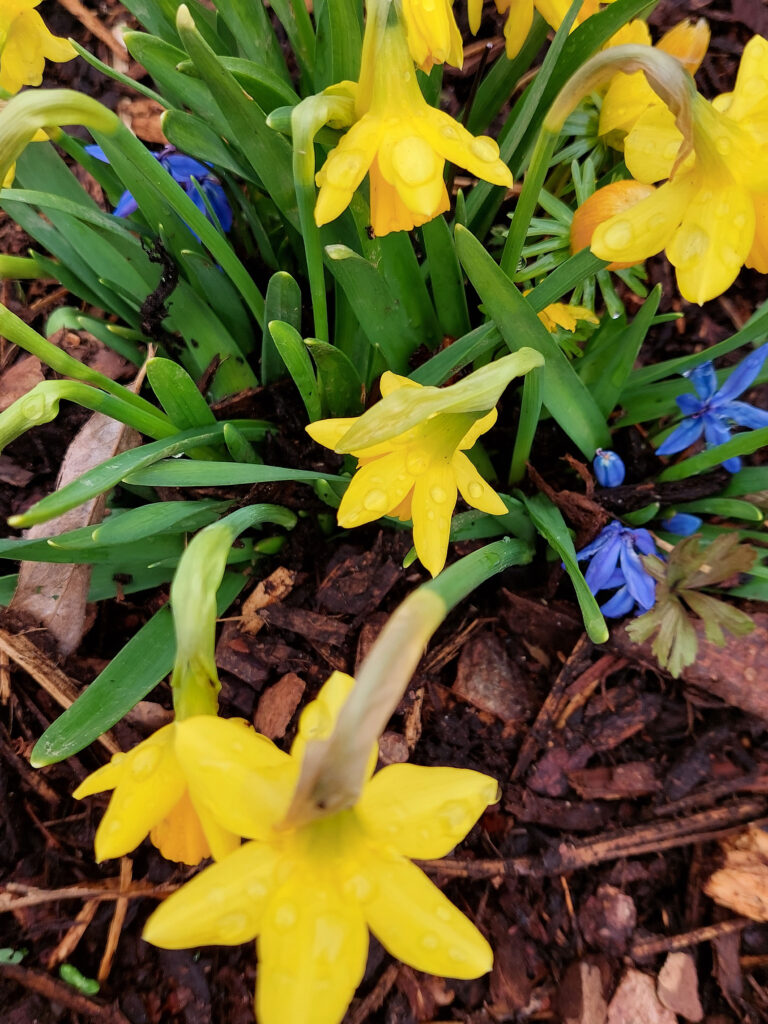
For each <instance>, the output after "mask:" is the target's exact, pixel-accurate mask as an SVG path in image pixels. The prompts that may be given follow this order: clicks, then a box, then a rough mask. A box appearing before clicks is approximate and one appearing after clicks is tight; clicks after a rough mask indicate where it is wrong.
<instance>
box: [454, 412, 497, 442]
mask: <svg viewBox="0 0 768 1024" xmlns="http://www.w3.org/2000/svg"><path fill="white" fill-rule="evenodd" d="M498 416H499V414H498V412H497V411H496V409H491V411H490V412H487V413H486V414H485V416H481V417H480V418H479V419H477V420H475V422H474V423H473V424H472V426H471V427H470V428H469V430H468V431H467V432H466V434H465V435H464V437H462V439H461V440H460V441H459V448H460V449H461V450H462V451H465V452H466V451H469V449H470V448H472V447H473V446H474V444H475V442H476V441H477V439H478V437H480V436H481V435H482V434H485V433H486V432H487V431H489V430H490V429H491V427H492V426H493V425H494V423H495V422H496V420H497V419H498Z"/></svg>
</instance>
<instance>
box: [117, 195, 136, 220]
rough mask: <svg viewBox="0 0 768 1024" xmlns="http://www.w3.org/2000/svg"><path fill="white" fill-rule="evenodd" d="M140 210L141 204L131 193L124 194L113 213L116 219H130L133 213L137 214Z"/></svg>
mask: <svg viewBox="0 0 768 1024" xmlns="http://www.w3.org/2000/svg"><path fill="white" fill-rule="evenodd" d="M138 208H139V204H138V203H137V202H136V200H135V199H134V198H133V196H132V195H131V193H130V192H127V191H126V192H123V194H122V195H121V196H120V198H119V199H118V201H117V206H116V207H115V208H114V210H113V211H112V214H113V216H115V217H130V216H131V214H132V213H136V211H137V210H138Z"/></svg>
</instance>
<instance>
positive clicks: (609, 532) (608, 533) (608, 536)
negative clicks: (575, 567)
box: [576, 519, 622, 562]
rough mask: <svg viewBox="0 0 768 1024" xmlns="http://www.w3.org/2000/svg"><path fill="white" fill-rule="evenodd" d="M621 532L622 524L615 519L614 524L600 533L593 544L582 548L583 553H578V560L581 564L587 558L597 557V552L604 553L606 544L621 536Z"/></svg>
mask: <svg viewBox="0 0 768 1024" xmlns="http://www.w3.org/2000/svg"><path fill="white" fill-rule="evenodd" d="M621 531H622V525H621V523H619V522H616V520H615V519H614V521H613V522H612V523H609V524H608V525H607V526H606V527H604V528H603V529H602V530H601V531H600V533H598V535H597V536H596V537H595V539H594V540H593V541H591V543H589V544H587V546H586V547H585V548H582V549H581V551H577V552H576V558H577V560H578V561H579V562H583V561H584V559H585V558H591V557H592V556H593V555H596V554H597V552H598V551H602V549H603V548H604V547H605V546H606V544H608V543H609V542H610V541H611V540H612V539H613V538H614V537H616V536H618V535H619V534H621Z"/></svg>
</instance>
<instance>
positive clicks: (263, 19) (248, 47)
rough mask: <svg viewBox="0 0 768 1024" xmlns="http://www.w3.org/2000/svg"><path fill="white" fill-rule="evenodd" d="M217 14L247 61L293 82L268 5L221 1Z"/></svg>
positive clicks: (245, 1)
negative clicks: (247, 58) (270, 18)
mask: <svg viewBox="0 0 768 1024" xmlns="http://www.w3.org/2000/svg"><path fill="white" fill-rule="evenodd" d="M216 10H217V11H218V13H219V15H220V16H221V17H222V18H223V19H224V21H225V22H226V24H227V26H228V27H229V28H230V30H231V31H232V35H233V36H234V37H235V39H236V40H237V42H238V45H239V46H240V47H241V49H242V51H243V53H244V54H245V56H246V57H249V58H250V60H251V61H253V62H255V63H256V64H260V65H262V66H264V67H266V68H267V69H268V70H269V71H271V72H272V73H273V74H275V75H277V76H278V77H279V78H280V79H282V80H283V81H284V82H285V83H286V84H287V83H288V82H290V75H289V74H288V68H287V67H286V65H285V58H284V57H283V53H282V50H281V48H280V43H279V42H278V40H277V36H276V35H275V31H274V29H273V28H272V23H271V22H270V20H269V14H268V13H267V8H266V5H265V4H260V3H253V2H252V0H218V2H217V4H216ZM288 102H290V101H288Z"/></svg>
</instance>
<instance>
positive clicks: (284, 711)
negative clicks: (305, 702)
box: [253, 672, 306, 740]
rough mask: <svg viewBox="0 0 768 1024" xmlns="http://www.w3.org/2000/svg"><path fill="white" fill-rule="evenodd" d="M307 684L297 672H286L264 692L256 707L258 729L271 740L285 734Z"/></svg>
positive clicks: (255, 722)
mask: <svg viewBox="0 0 768 1024" xmlns="http://www.w3.org/2000/svg"><path fill="white" fill-rule="evenodd" d="M305 689H306V684H305V682H304V680H303V679H302V678H301V676H298V675H296V673H295V672H286V674H285V675H284V676H283V677H282V679H278V681H277V682H276V683H275V685H274V686H270V688H269V689H268V690H267V691H265V693H263V694H262V696H261V699H260V700H259V706H258V708H257V709H256V718H255V720H254V723H253V724H254V725H255V726H256V730H257V731H258V732H260V733H263V734H264V736H268V737H269V739H271V740H276V739H280V738H281V737H283V736H285V732H286V729H287V728H288V725H289V723H290V721H291V719H292V718H293V716H294V713H295V712H296V708H297V707H298V706H299V703H300V701H301V698H302V697H303V696H304V690H305Z"/></svg>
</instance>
